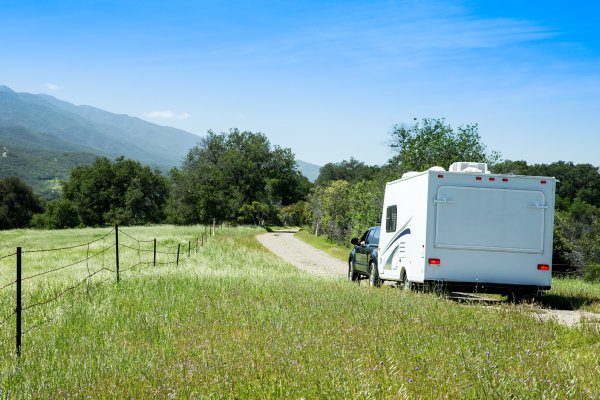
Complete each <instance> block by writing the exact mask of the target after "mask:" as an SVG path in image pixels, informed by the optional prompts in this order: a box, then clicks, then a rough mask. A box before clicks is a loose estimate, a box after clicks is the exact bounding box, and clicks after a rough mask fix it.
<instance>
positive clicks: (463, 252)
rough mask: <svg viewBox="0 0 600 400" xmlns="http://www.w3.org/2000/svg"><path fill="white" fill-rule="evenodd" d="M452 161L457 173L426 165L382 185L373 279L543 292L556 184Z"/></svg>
mask: <svg viewBox="0 0 600 400" xmlns="http://www.w3.org/2000/svg"><path fill="white" fill-rule="evenodd" d="M457 164H461V165H455V164H453V165H452V166H451V168H450V170H451V171H461V170H462V171H461V172H449V171H444V170H443V169H442V168H434V169H431V170H429V171H425V172H421V173H408V174H405V176H404V177H403V178H402V179H399V180H396V181H393V182H389V183H388V184H387V185H386V189H385V197H384V205H383V215H382V222H381V238H380V242H379V252H378V266H377V267H378V272H379V277H380V278H381V279H382V280H392V281H402V282H405V281H406V280H408V281H409V282H410V283H435V284H443V285H445V286H449V287H451V286H457V287H465V288H466V287H470V288H474V289H475V290H477V288H481V289H482V290H483V288H486V287H496V288H511V289H514V288H515V287H520V288H523V289H528V290H531V291H535V290H547V289H550V286H551V278H552V267H551V266H552V234H553V223H554V199H555V186H556V180H555V179H554V178H550V177H534V176H519V175H497V174H489V172H487V166H486V165H485V164H473V163H457ZM464 164H468V165H464ZM469 166H470V167H469ZM473 166H475V167H473ZM464 167H469V168H464ZM394 211H395V213H394ZM394 214H395V216H394Z"/></svg>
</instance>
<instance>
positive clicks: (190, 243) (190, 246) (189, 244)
mask: <svg viewBox="0 0 600 400" xmlns="http://www.w3.org/2000/svg"><path fill="white" fill-rule="evenodd" d="M191 249H192V241H191V240H188V258H190V250H191Z"/></svg>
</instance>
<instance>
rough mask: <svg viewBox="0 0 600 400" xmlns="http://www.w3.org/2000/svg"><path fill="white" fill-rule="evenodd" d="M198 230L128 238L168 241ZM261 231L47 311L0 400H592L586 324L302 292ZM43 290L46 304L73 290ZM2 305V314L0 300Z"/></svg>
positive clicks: (431, 302) (301, 276)
mask: <svg viewBox="0 0 600 400" xmlns="http://www.w3.org/2000/svg"><path fill="white" fill-rule="evenodd" d="M196 230H197V228H193V227H192V228H174V227H167V226H165V227H148V228H136V231H135V232H136V233H137V236H144V237H146V238H151V237H154V235H159V236H160V237H162V238H163V239H166V238H168V237H173V238H176V237H185V236H186V235H188V236H189V237H193V236H194V235H195V233H196ZM258 232H259V231H258V230H255V229H251V228H237V229H224V230H223V231H219V232H217V238H216V239H215V240H211V241H210V242H209V243H208V245H207V246H205V247H204V248H202V249H201V252H200V253H199V254H198V255H193V256H192V257H191V258H190V259H187V260H184V261H183V262H182V263H181V264H180V266H179V268H175V267H172V266H168V267H167V266H165V267H160V268H156V269H154V268H147V269H144V270H141V271H138V272H131V273H130V274H129V275H127V276H123V279H122V280H121V282H120V283H119V284H116V283H115V282H114V280H109V281H107V282H103V283H101V282H92V283H90V284H89V285H86V286H85V287H83V288H81V289H80V290H77V291H74V293H72V294H71V295H69V296H68V297H65V298H62V299H61V300H60V302H57V303H54V304H53V305H52V306H51V307H50V310H48V312H53V313H57V317H56V319H54V320H53V321H52V322H51V323H48V324H47V325H44V326H41V327H40V328H38V329H37V330H36V331H32V332H31V333H30V334H28V335H27V336H25V338H24V347H23V355H22V358H21V360H20V362H17V360H16V359H15V358H14V357H13V356H11V349H10V348H3V349H2V350H1V351H2V353H1V355H0V397H6V398H31V397H38V398H55V397H77V398H85V397H93V398H150V397H158V398H267V399H268V398H296V399H298V398H307V399H309V398H310V399H312V398H327V399H330V398H419V397H421V398H482V397H497V398H511V397H513V398H536V399H537V398H566V397H570V398H592V397H593V396H594V395H595V394H597V393H599V392H600V381H599V380H598V378H597V376H598V372H599V371H598V368H599V363H600V358H599V354H600V333H599V332H598V330H597V329H596V328H594V326H593V325H591V324H590V325H585V324H584V325H583V326H582V327H581V328H576V329H574V328H567V327H563V326H560V325H558V324H556V323H554V322H539V321H536V320H535V319H533V318H531V317H530V316H529V312H528V311H526V310H525V309H523V310H522V311H521V309H520V308H519V307H516V308H515V307H507V306H506V307H505V306H503V307H497V308H489V309H488V308H483V307H473V306H469V305H463V304H456V303H452V302H449V301H447V300H445V299H443V298H441V297H437V296H433V295H423V294H418V293H417V294H415V293H407V292H404V291H400V290H396V289H393V288H382V289H380V290H371V289H369V288H364V287H358V286H356V285H352V284H349V283H347V282H345V281H344V280H341V279H340V280H335V279H323V278H317V277H312V276H310V275H307V274H305V273H303V272H301V271H298V270H296V269H295V268H293V267H292V266H290V265H288V264H286V263H284V262H283V261H281V260H279V259H278V258H276V257H274V256H273V255H271V254H270V253H268V252H266V251H265V250H264V249H263V248H262V247H261V246H260V245H259V244H258V242H256V240H255V239H254V235H255V234H256V233H258ZM101 233H102V230H99V231H95V230H81V231H80V230H74V231H62V232H58V233H56V232H46V233H43V232H42V233H37V232H29V231H26V232H22V233H21V237H20V240H21V243H23V242H27V241H28V240H33V239H36V240H46V241H47V242H48V244H49V245H54V244H55V243H54V241H55V240H56V241H57V243H58V242H60V240H63V239H64V242H65V243H66V242H69V241H71V242H73V241H76V240H77V239H84V238H85V237H94V236H96V235H100V234H101ZM4 235H6V236H10V235H15V233H11V232H8V233H2V234H0V237H2V239H3V242H2V243H3V244H4V243H5V241H4V238H5V236H4ZM36 235H39V236H36ZM69 235H70V236H69ZM7 240H12V239H8V238H7ZM16 242H17V241H16V239H15V241H13V242H10V243H11V246H12V245H14V244H15V243H16ZM60 243H62V242H60ZM36 247H38V246H36ZM124 257H132V258H131V260H130V261H131V262H133V261H135V260H136V259H135V256H126V255H124ZM52 262H55V261H52ZM56 262H58V261H56ZM124 263H125V264H126V263H127V262H126V261H124ZM51 265H54V264H52V263H51V262H50V261H49V262H48V267H50V266H51ZM2 268H3V269H2V271H4V269H5V266H4V265H3V266H2ZM40 268H41V267H40ZM81 273H82V274H85V273H86V270H83V269H82V270H81ZM3 274H5V273H4V272H3ZM7 276H10V273H7V275H3V277H2V278H3V279H5V278H6V277H7ZM53 279H54V280H48V282H47V286H48V288H49V290H51V288H52V287H54V285H59V286H60V285H61V284H62V282H63V280H65V279H70V276H68V275H63V277H62V278H61V277H56V278H53ZM0 296H2V301H3V307H2V309H5V308H6V307H5V305H6V304H9V303H10V301H9V300H7V302H6V303H5V302H4V301H5V297H12V294H6V293H4V292H0ZM39 317H41V315H40V316H39ZM30 318H37V317H36V316H33V317H30ZM35 322H36V321H34V320H31V321H27V322H26V324H29V323H35ZM0 331H1V333H2V334H5V333H6V332H4V328H0ZM5 347H6V346H5Z"/></svg>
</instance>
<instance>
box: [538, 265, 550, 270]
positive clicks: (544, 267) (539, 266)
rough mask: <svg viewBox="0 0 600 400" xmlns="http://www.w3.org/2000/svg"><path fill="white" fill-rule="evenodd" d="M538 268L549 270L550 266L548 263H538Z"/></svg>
mask: <svg viewBox="0 0 600 400" xmlns="http://www.w3.org/2000/svg"><path fill="white" fill-rule="evenodd" d="M538 269H539V270H540V271H549V270H550V266H549V265H548V264H538Z"/></svg>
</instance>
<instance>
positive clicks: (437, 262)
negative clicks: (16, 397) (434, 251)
mask: <svg viewBox="0 0 600 400" xmlns="http://www.w3.org/2000/svg"><path fill="white" fill-rule="evenodd" d="M429 265H440V259H439V258H430V259H429Z"/></svg>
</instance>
